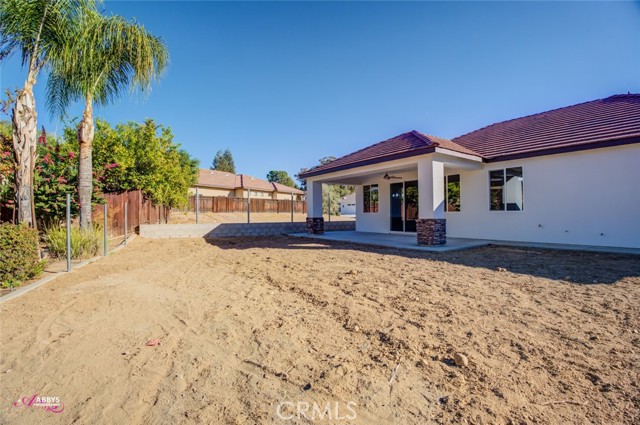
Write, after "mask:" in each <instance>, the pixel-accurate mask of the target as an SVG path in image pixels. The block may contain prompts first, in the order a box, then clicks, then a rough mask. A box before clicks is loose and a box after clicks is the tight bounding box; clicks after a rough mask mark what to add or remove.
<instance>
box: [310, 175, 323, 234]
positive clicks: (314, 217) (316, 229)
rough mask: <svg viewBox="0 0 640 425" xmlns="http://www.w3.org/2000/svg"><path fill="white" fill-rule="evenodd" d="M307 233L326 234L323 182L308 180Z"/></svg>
mask: <svg viewBox="0 0 640 425" xmlns="http://www.w3.org/2000/svg"><path fill="white" fill-rule="evenodd" d="M307 233H312V234H314V235H321V234H323V233H324V218H323V216H322V182H319V181H311V180H307Z"/></svg>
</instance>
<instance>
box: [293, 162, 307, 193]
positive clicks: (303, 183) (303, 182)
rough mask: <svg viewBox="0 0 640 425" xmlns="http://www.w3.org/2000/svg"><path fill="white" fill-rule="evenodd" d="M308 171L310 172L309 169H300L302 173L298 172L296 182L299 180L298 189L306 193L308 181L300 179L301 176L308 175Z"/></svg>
mask: <svg viewBox="0 0 640 425" xmlns="http://www.w3.org/2000/svg"><path fill="white" fill-rule="evenodd" d="M307 171H309V169H308V168H306V167H302V168H300V171H298V173H297V174H295V178H296V180H298V188H299V189H300V190H304V191H306V190H307V180H306V179H303V178H300V174H302V173H306V172H307Z"/></svg>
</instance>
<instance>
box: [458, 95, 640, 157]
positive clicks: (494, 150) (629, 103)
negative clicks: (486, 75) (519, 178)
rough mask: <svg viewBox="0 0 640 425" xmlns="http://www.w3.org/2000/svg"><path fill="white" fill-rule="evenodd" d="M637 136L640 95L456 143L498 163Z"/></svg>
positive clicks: (519, 121)
mask: <svg viewBox="0 0 640 425" xmlns="http://www.w3.org/2000/svg"><path fill="white" fill-rule="evenodd" d="M638 136H640V95H639V94H621V95H615V96H611V97H607V98H605V99H599V100H593V101H591V102H585V103H580V104H578V105H573V106H566V107H564V108H559V109H554V110H552V111H547V112H542V113H539V114H534V115H529V116H526V117H522V118H516V119H513V120H509V121H504V122H500V123H497V124H492V125H490V126H487V127H484V128H481V129H480V130H476V131H472V132H471V133H467V134H465V135H463V136H460V137H456V138H454V139H453V142H455V143H458V144H460V145H462V146H465V147H467V148H469V149H471V150H473V151H476V152H478V153H479V154H480V155H482V156H483V157H484V158H485V159H488V160H492V161H495V160H500V159H508V157H512V156H536V155H538V154H544V153H552V151H553V150H556V149H564V150H567V149H568V148H576V147H578V146H581V147H583V148H585V147H587V146H584V145H591V144H594V143H597V142H609V141H614V140H620V139H629V138H632V137H638ZM593 147H598V146H593Z"/></svg>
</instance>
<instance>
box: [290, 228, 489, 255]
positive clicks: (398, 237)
mask: <svg viewBox="0 0 640 425" xmlns="http://www.w3.org/2000/svg"><path fill="white" fill-rule="evenodd" d="M291 236H297V237H304V238H314V239H322V240H328V241H339V242H352V243H359V244H364V245H376V246H384V247H389V248H399V249H411V250H414V251H428V252H449V251H460V250H463V249H471V248H477V247H480V246H486V245H489V244H490V243H491V242H490V241H484V240H478V239H460V238H447V244H446V245H437V246H424V245H418V244H417V242H416V234H415V233H370V232H356V231H343V232H326V233H324V234H323V235H312V234H308V233H292V234H291Z"/></svg>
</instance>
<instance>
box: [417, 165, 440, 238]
mask: <svg viewBox="0 0 640 425" xmlns="http://www.w3.org/2000/svg"><path fill="white" fill-rule="evenodd" d="M444 202H445V200H444V163H442V162H440V161H435V160H433V158H432V157H431V156H429V157H428V158H426V159H422V160H420V161H419V162H418V219H417V220H416V230H417V232H416V233H417V237H418V245H444V244H446V243H447V221H446V219H445V215H444Z"/></svg>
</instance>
